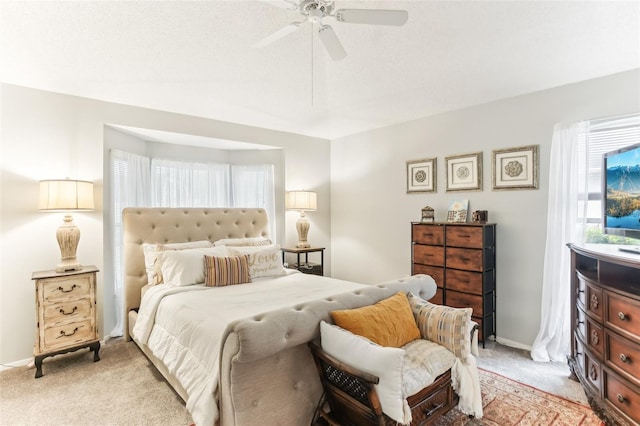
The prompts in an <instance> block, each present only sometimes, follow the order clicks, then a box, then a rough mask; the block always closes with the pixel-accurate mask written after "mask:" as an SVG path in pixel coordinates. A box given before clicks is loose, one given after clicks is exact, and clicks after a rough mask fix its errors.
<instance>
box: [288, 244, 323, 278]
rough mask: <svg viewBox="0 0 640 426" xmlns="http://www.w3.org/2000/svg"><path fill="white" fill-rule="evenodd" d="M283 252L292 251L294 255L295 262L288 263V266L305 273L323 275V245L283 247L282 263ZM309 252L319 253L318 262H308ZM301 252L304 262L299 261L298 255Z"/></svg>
mask: <svg viewBox="0 0 640 426" xmlns="http://www.w3.org/2000/svg"><path fill="white" fill-rule="evenodd" d="M285 253H293V254H295V255H296V263H294V264H293V265H289V268H291V269H297V270H298V271H300V272H304V273H305V274H313V275H324V247H309V248H297V247H292V248H286V247H285V248H283V249H282V263H284V262H285ZM309 253H320V263H309ZM302 254H304V262H301V261H300V255H302Z"/></svg>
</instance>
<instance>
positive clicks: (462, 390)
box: [451, 355, 483, 419]
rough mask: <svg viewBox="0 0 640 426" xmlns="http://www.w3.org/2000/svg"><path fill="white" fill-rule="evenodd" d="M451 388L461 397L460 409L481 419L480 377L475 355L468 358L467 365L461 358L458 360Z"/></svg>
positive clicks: (455, 364) (454, 368)
mask: <svg viewBox="0 0 640 426" xmlns="http://www.w3.org/2000/svg"><path fill="white" fill-rule="evenodd" d="M451 386H453V390H454V391H456V393H457V394H458V396H459V397H460V400H459V401H458V409H459V410H460V411H462V412H463V413H464V414H467V415H470V416H475V418H476V419H481V418H482V414H483V413H482V394H481V392H480V377H479V376H478V366H477V365H476V358H475V357H474V356H473V355H469V356H468V357H467V363H466V364H465V363H463V362H462V361H460V358H456V361H455V362H454V364H453V367H452V368H451Z"/></svg>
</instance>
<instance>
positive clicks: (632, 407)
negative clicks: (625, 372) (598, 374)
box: [604, 371, 640, 422]
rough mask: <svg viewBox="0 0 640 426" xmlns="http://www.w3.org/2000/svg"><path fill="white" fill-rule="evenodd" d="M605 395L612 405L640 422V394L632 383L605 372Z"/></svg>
mask: <svg viewBox="0 0 640 426" xmlns="http://www.w3.org/2000/svg"><path fill="white" fill-rule="evenodd" d="M604 380H605V389H604V397H605V399H607V400H608V401H609V402H610V403H611V404H612V405H614V406H615V407H616V408H618V409H619V410H620V411H622V412H623V413H624V414H626V415H627V416H629V417H630V418H631V419H632V420H633V421H635V422H640V394H638V391H637V388H636V389H634V387H633V386H631V384H630V383H627V382H626V381H625V380H624V379H622V378H620V377H618V376H617V375H615V374H612V373H609V371H606V372H605V375H604Z"/></svg>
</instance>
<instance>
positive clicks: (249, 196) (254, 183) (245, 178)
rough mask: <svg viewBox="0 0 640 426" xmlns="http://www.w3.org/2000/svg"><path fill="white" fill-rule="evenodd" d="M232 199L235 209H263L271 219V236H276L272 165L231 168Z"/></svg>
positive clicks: (236, 166)
mask: <svg viewBox="0 0 640 426" xmlns="http://www.w3.org/2000/svg"><path fill="white" fill-rule="evenodd" d="M231 176H232V178H231V182H232V185H231V188H232V189H231V198H232V203H231V205H233V206H234V207H261V208H263V209H265V210H266V212H267V216H268V217H269V235H270V236H271V238H272V239H273V238H275V235H276V226H275V224H276V220H275V217H276V199H275V196H276V194H275V185H274V167H273V165H272V164H258V165H233V166H231Z"/></svg>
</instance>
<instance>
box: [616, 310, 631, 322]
mask: <svg viewBox="0 0 640 426" xmlns="http://www.w3.org/2000/svg"><path fill="white" fill-rule="evenodd" d="M618 318H620V320H621V321H626V320H628V319H629V317H628V316H626V315H625V313H624V312H618Z"/></svg>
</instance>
